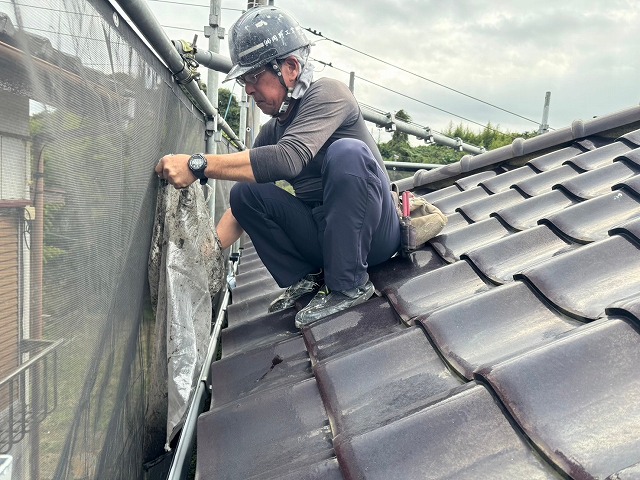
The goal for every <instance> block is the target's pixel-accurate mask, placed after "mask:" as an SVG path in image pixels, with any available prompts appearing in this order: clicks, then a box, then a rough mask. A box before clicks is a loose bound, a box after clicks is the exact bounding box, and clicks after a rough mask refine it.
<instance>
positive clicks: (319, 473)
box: [260, 457, 343, 480]
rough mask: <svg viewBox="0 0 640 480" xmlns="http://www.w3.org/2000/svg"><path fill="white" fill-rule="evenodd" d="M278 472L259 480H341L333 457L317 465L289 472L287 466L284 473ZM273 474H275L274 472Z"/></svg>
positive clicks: (336, 461)
mask: <svg viewBox="0 0 640 480" xmlns="http://www.w3.org/2000/svg"><path fill="white" fill-rule="evenodd" d="M284 470H285V469H283V471H282V472H278V473H277V475H276V476H270V477H269V478H266V477H263V476H260V480H271V479H272V480H342V479H343V477H342V474H341V473H340V464H339V463H338V459H337V458H335V457H332V458H328V459H326V460H323V461H321V462H318V463H314V464H311V465H305V466H304V467H302V468H299V469H295V470H294V471H291V469H290V468H289V466H288V465H287V467H286V471H284ZM274 473H275V472H274Z"/></svg>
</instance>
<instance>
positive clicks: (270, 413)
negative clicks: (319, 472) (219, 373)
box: [197, 378, 333, 478]
mask: <svg viewBox="0 0 640 480" xmlns="http://www.w3.org/2000/svg"><path fill="white" fill-rule="evenodd" d="M328 423H329V422H328V419H327V415H326V413H325V409H324V405H323V403H322V400H321V399H320V394H319V392H318V388H317V385H316V381H315V379H313V378H311V379H309V380H304V381H302V382H298V383H295V384H292V385H285V386H283V387H280V388H277V389H271V390H267V391H264V392H259V393H256V394H253V395H249V396H246V397H244V398H242V399H240V400H238V401H235V402H232V403H229V404H227V405H225V406H223V407H221V408H217V409H214V410H211V411H209V412H206V413H203V414H202V415H200V417H199V418H198V438H197V442H198V473H199V476H200V478H250V477H251V476H254V475H258V474H261V475H267V474H268V472H269V471H271V470H274V469H279V468H282V466H283V465H287V468H288V469H289V470H293V469H294V468H299V467H302V466H304V465H312V464H315V463H317V462H318V461H320V460H323V459H327V458H330V457H331V456H333V451H332V449H331V430H330V428H329V425H328ZM220 439H224V441H221V440H220Z"/></svg>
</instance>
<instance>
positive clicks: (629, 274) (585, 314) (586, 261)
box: [514, 235, 640, 320]
mask: <svg viewBox="0 0 640 480" xmlns="http://www.w3.org/2000/svg"><path fill="white" fill-rule="evenodd" d="M514 278H516V279H518V278H524V279H526V280H527V281H529V282H531V283H532V284H533V285H534V286H535V287H536V288H537V289H538V291H540V292H541V293H542V294H543V295H544V296H545V297H546V298H547V299H548V300H549V301H550V302H551V303H552V304H553V305H555V306H556V307H558V308H560V309H562V310H563V311H564V312H566V313H568V314H569V315H571V316H573V317H575V318H578V319H587V320H588V319H596V318H599V317H601V316H602V315H604V309H605V308H606V307H607V306H608V305H610V304H611V303H613V302H615V301H617V300H620V299H623V298H626V297H628V296H630V295H633V294H635V293H637V292H638V291H640V255H638V247H637V246H636V245H633V244H632V243H630V242H629V241H628V240H626V239H625V238H624V237H622V236H621V235H614V236H612V237H609V238H607V239H606V240H601V241H599V242H594V243H591V244H589V245H585V246H583V247H580V248H578V249H576V250H573V251H571V252H568V253H565V254H563V255H560V256H558V257H556V258H552V259H551V260H547V261H545V262H542V263H541V264H539V265H537V266H534V267H531V268H529V269H527V270H525V271H524V272H522V273H521V274H517V275H515V277H514Z"/></svg>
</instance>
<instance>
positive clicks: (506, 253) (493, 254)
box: [462, 225, 577, 284]
mask: <svg viewBox="0 0 640 480" xmlns="http://www.w3.org/2000/svg"><path fill="white" fill-rule="evenodd" d="M576 247H577V245H576V244H574V243H568V242H567V241H565V240H563V239H561V238H560V237H558V236H557V235H556V234H555V233H553V231H551V229H549V227H547V226H545V225H540V226H537V227H532V228H530V229H528V230H524V231H522V232H518V233H514V234H513V235H508V236H506V237H504V238H501V239H500V240H496V241H495V242H492V243H490V244H488V245H485V246H483V247H479V248H476V249H474V250H471V251H469V252H467V253H465V254H463V255H462V258H465V259H467V260H468V261H470V262H471V263H472V264H473V265H475V267H476V268H477V270H478V271H480V272H482V273H483V274H484V275H485V276H486V277H487V278H489V279H490V280H491V281H492V282H494V283H496V284H502V283H506V282H510V281H512V280H513V276H514V275H515V274H516V273H519V272H521V271H522V270H524V269H525V268H528V267H531V266H533V265H535V264H537V263H540V262H541V261H543V260H547V259H549V258H552V257H555V256H556V255H559V254H561V253H564V252H566V251H569V250H571V249H573V248H576Z"/></svg>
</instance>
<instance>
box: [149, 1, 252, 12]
mask: <svg viewBox="0 0 640 480" xmlns="http://www.w3.org/2000/svg"><path fill="white" fill-rule="evenodd" d="M148 1H149V2H158V3H171V4H174V5H184V6H186V7H202V8H211V6H210V5H200V4H198V3H189V2H176V1H175V0H148ZM221 10H232V11H235V12H244V10H242V9H241V8H227V7H221Z"/></svg>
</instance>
